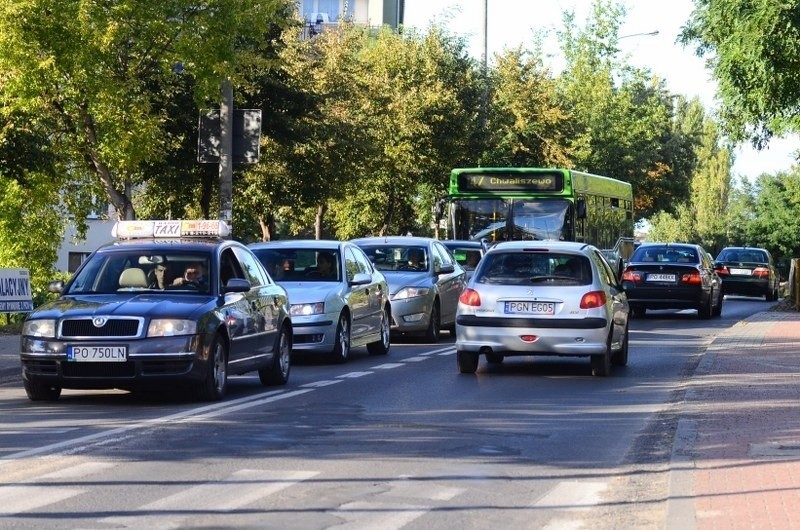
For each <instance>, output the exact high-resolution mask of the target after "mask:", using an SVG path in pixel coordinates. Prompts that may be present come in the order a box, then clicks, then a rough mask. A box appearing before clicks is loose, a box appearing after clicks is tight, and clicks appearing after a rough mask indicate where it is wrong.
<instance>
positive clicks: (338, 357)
mask: <svg viewBox="0 0 800 530" xmlns="http://www.w3.org/2000/svg"><path fill="white" fill-rule="evenodd" d="M348 357H350V319H349V318H347V313H342V314H341V315H339V323H338V324H337V325H336V344H334V346H333V360H334V362H337V363H339V364H342V363H346V362H347V358H348Z"/></svg>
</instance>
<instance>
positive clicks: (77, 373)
mask: <svg viewBox="0 0 800 530" xmlns="http://www.w3.org/2000/svg"><path fill="white" fill-rule="evenodd" d="M135 374H136V364H135V363H133V362H131V361H128V362H124V363H73V362H63V363H61V375H62V376H64V377H92V378H94V377H97V378H133V376H134V375H135Z"/></svg>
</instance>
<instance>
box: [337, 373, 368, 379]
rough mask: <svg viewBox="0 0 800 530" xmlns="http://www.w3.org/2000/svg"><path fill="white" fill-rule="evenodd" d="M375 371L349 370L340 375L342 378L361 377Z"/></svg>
mask: <svg viewBox="0 0 800 530" xmlns="http://www.w3.org/2000/svg"><path fill="white" fill-rule="evenodd" d="M374 373H375V372H348V373H346V374H342V375H340V376H338V377H339V378H340V379H357V378H359V377H364V376H365V375H372V374H374Z"/></svg>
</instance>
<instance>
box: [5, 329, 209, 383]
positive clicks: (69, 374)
mask: <svg viewBox="0 0 800 530" xmlns="http://www.w3.org/2000/svg"><path fill="white" fill-rule="evenodd" d="M212 339H213V336H203V335H190V336H179V337H157V338H146V339H137V340H132V341H119V340H93V341H86V340H81V341H68V340H63V339H40V338H33V337H24V336H23V337H22V340H21V352H20V360H21V362H22V375H23V378H24V379H26V380H28V381H33V382H40V383H44V384H48V385H52V386H58V387H61V388H75V389H110V388H122V389H129V388H134V387H137V386H144V385H149V384H158V385H160V384H167V383H173V382H180V381H190V382H194V381H201V380H203V379H204V378H205V377H206V373H207V367H208V364H207V363H208V358H209V344H210V343H211V341H212ZM70 345H75V346H93V345H103V346H126V347H127V360H126V361H120V362H76V361H69V360H67V347H68V346H70Z"/></svg>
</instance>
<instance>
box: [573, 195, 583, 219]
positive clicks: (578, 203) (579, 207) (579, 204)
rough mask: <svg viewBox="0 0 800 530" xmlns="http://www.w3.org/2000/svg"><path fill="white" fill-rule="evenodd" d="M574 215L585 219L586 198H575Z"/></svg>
mask: <svg viewBox="0 0 800 530" xmlns="http://www.w3.org/2000/svg"><path fill="white" fill-rule="evenodd" d="M575 217H577V218H578V219H586V199H575Z"/></svg>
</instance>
